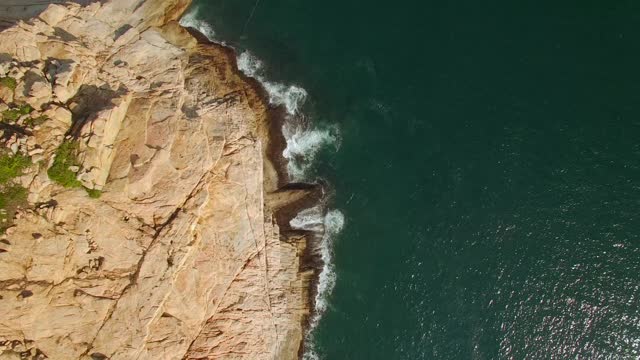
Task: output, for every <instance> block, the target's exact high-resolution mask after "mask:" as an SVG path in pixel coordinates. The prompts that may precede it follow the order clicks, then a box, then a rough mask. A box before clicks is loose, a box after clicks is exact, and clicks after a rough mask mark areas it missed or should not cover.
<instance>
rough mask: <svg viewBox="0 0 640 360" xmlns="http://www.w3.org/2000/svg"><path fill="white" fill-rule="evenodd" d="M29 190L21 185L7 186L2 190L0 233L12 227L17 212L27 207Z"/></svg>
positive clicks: (0, 193)
mask: <svg viewBox="0 0 640 360" xmlns="http://www.w3.org/2000/svg"><path fill="white" fill-rule="evenodd" d="M27 195H28V192H27V189H25V188H23V187H22V186H20V185H11V186H5V187H3V188H2V190H0V233H4V232H5V231H6V230H7V229H8V228H9V227H11V225H13V218H14V216H15V215H16V211H17V210H18V208H20V207H24V206H26V205H27Z"/></svg>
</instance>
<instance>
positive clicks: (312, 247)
mask: <svg viewBox="0 0 640 360" xmlns="http://www.w3.org/2000/svg"><path fill="white" fill-rule="evenodd" d="M183 15H184V14H183ZM185 29H187V31H189V33H190V34H191V35H192V36H193V37H194V38H196V39H197V40H198V42H199V43H201V44H206V45H207V46H214V47H220V48H221V49H224V51H225V53H226V55H227V59H228V61H229V62H230V63H232V64H234V69H235V71H236V72H237V74H238V76H240V77H241V78H243V80H244V81H246V82H247V83H248V84H249V85H250V86H251V87H252V88H253V89H254V91H256V93H257V94H259V96H260V99H261V100H262V102H263V103H264V104H265V106H266V107H267V108H268V110H267V116H268V120H267V125H268V130H267V131H266V134H265V141H266V143H267V144H268V146H267V149H266V151H265V164H266V167H267V168H268V169H269V168H272V169H273V170H272V171H271V176H270V179H269V180H268V182H269V184H268V185H267V186H266V187H267V188H269V189H271V190H270V191H271V193H272V194H273V195H275V196H277V195H279V194H283V193H287V192H293V193H298V194H297V195H296V196H294V197H295V198H294V199H291V200H289V201H288V202H287V203H285V204H277V206H276V208H275V209H273V214H274V217H275V219H276V223H277V224H278V227H279V228H280V235H281V237H282V241H290V240H288V238H293V239H297V240H298V241H299V239H301V238H304V239H305V241H306V242H307V245H306V246H305V248H304V253H303V255H302V256H301V262H300V267H299V272H300V273H309V272H311V276H310V280H309V288H308V296H307V306H308V309H309V314H308V315H307V316H305V317H304V319H303V322H302V325H301V326H302V328H303V331H304V332H305V333H306V331H308V330H309V328H310V321H311V318H312V316H313V312H314V311H315V309H316V304H315V299H316V295H317V292H318V282H319V275H320V271H321V270H322V267H323V265H324V264H323V261H322V258H321V255H320V254H319V244H318V243H319V242H320V240H321V238H322V236H323V233H322V232H320V233H318V232H315V231H310V230H301V229H294V228H292V227H291V225H290V222H291V220H293V219H294V218H295V217H296V215H298V214H299V213H300V211H302V210H305V209H309V208H312V207H314V206H318V205H322V206H323V208H324V211H326V207H327V203H326V201H327V200H328V196H327V194H326V187H327V184H326V183H324V182H322V181H320V180H319V181H317V182H290V181H289V176H288V173H287V159H285V158H284V156H283V152H284V149H285V148H286V147H287V140H286V139H285V137H284V134H283V132H282V128H283V126H284V124H285V122H286V121H287V117H288V116H290V115H288V113H287V111H286V108H285V106H284V105H275V106H274V105H270V103H269V94H268V93H267V91H266V89H265V88H264V86H263V85H262V84H261V83H260V81H258V80H257V79H255V78H253V77H250V76H247V75H246V74H244V73H243V72H242V71H241V70H240V69H239V68H238V63H237V59H238V55H239V54H238V53H237V52H236V50H235V49H234V48H233V47H230V46H227V45H225V44H220V43H216V42H212V41H211V40H209V39H208V38H207V36H206V35H205V34H203V33H201V32H200V31H198V29H196V28H193V27H185ZM267 171H268V170H267ZM305 351H306V347H305V338H303V339H302V340H301V342H300V348H299V350H298V358H299V359H302V357H303V355H304V353H305Z"/></svg>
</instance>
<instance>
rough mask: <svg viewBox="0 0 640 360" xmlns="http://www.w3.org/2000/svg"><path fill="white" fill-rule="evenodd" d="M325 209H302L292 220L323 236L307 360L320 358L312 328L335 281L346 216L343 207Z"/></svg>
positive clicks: (294, 226) (293, 225)
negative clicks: (339, 237)
mask: <svg viewBox="0 0 640 360" xmlns="http://www.w3.org/2000/svg"><path fill="white" fill-rule="evenodd" d="M323 210H324V206H323V205H317V206H314V207H312V208H309V209H305V210H302V211H300V212H299V213H298V215H296V217H295V218H293V219H292V220H291V221H290V222H289V224H290V225H291V227H292V228H294V229H298V230H307V231H313V232H316V233H318V234H322V238H321V240H320V242H319V244H318V251H319V254H320V258H321V260H322V269H321V270H320V274H319V275H318V285H317V288H316V297H315V312H314V313H313V315H312V317H311V319H310V321H309V329H308V330H307V335H306V343H307V351H306V352H305V354H304V356H303V359H304V360H317V359H319V357H318V355H317V354H316V352H315V351H314V343H313V338H312V334H313V330H314V329H315V328H316V327H317V326H318V322H319V321H320V318H321V317H322V314H323V313H324V312H325V311H326V310H327V305H328V297H329V295H330V294H331V291H332V290H333V287H334V286H335V283H336V273H335V270H334V267H333V261H332V257H333V255H332V252H333V242H334V241H335V239H336V237H337V235H338V234H339V233H340V231H342V228H343V227H344V215H343V214H342V212H341V211H340V210H337V209H330V210H328V211H327V212H326V213H324V211H323Z"/></svg>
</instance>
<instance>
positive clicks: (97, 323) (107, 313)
mask: <svg viewBox="0 0 640 360" xmlns="http://www.w3.org/2000/svg"><path fill="white" fill-rule="evenodd" d="M189 2H190V1H188V0H144V1H138V2H133V1H130V0H111V1H107V2H105V3H100V2H95V3H93V4H91V5H89V6H86V7H82V6H80V5H77V4H68V5H64V6H62V5H52V6H50V7H49V8H48V9H47V10H45V11H44V12H42V13H41V14H40V15H39V18H35V19H33V20H31V21H29V22H24V23H19V24H18V25H17V26H14V27H12V28H9V29H7V30H5V31H3V32H1V33H0V53H2V52H5V53H7V54H9V55H10V56H11V58H12V59H15V60H16V61H17V62H15V63H11V64H12V65H11V68H10V69H8V70H7V71H9V72H11V71H13V72H14V73H15V75H16V79H18V83H19V84H18V88H17V89H16V98H17V99H19V100H20V101H24V102H27V103H29V104H31V105H32V106H33V107H34V108H36V109H38V111H36V112H34V116H35V115H36V114H37V115H39V114H42V115H43V116H44V117H45V118H46V120H45V121H44V122H43V123H42V124H40V125H38V126H36V127H34V128H33V129H28V130H29V131H26V132H24V133H23V134H21V135H20V136H17V135H14V137H12V139H14V140H13V142H11V145H10V147H11V146H14V144H15V147H16V149H15V150H16V151H20V152H26V151H29V154H30V155H32V156H33V160H34V161H36V159H37V160H38V161H40V163H39V164H37V165H35V166H33V167H32V168H31V169H30V171H29V172H27V174H25V175H24V176H22V177H21V178H20V179H19V180H20V182H21V184H23V185H24V186H25V187H27V188H28V189H29V197H28V200H29V202H30V204H31V207H30V208H29V209H27V210H24V211H22V212H20V213H19V215H18V216H17V217H16V219H15V226H14V227H12V228H10V229H9V230H7V233H6V235H4V237H3V238H2V240H0V250H1V251H0V296H1V298H0V299H2V300H1V301H2V304H3V311H2V312H0V358H1V359H5V358H7V359H10V358H16V356H18V357H20V356H27V355H25V354H28V356H31V357H32V358H38V357H42V358H44V357H46V358H48V359H65V360H66V359H87V360H88V359H112V360H117V359H126V360H128V359H252V360H253V359H257V360H261V359H278V360H280V359H285V360H286V359H296V358H297V357H298V352H299V347H300V345H301V342H302V339H303V329H302V324H303V321H304V319H305V317H306V316H307V315H308V313H309V309H308V299H309V294H308V287H309V279H310V276H311V275H312V274H311V273H310V272H301V271H300V269H301V265H300V261H301V256H302V253H303V251H305V247H306V239H305V237H304V236H299V237H296V238H288V239H286V240H287V241H282V240H283V239H282V238H283V236H282V235H281V234H280V231H279V228H278V226H277V224H276V223H275V217H276V214H274V213H273V211H274V210H273V209H279V208H281V207H284V206H285V205H286V204H287V203H288V202H289V201H292V200H296V201H297V200H299V199H301V198H302V197H303V196H305V194H304V192H302V191H298V192H278V193H276V194H268V193H267V192H268V191H272V190H274V189H273V184H274V183H275V182H274V181H273V179H270V178H269V177H270V176H272V172H273V165H271V164H270V163H269V159H268V158H267V157H266V146H267V144H268V141H269V139H268V138H267V137H266V134H267V133H268V126H269V124H268V115H267V111H268V104H267V102H266V101H265V100H264V99H262V98H261V97H260V96H259V94H258V92H257V91H256V89H254V88H253V87H252V85H250V84H249V83H247V82H246V81H245V79H244V77H243V76H241V75H240V74H239V73H238V71H237V68H236V66H235V59H234V55H233V54H232V53H231V52H230V51H229V50H228V49H225V48H223V47H221V46H218V45H213V44H200V43H198V41H197V40H196V39H195V38H194V37H193V36H192V35H190V34H189V32H187V31H186V30H185V29H182V28H181V27H180V26H179V25H178V24H177V23H176V22H175V21H176V20H178V18H179V16H180V14H181V13H182V12H183V11H184V10H185V9H186V7H187V6H188V5H189ZM18 62H19V63H20V64H21V65H20V66H22V67H23V68H20V66H18ZM0 98H2V99H4V98H3V97H2V94H1V93H0ZM5 102H6V100H5ZM65 139H66V140H68V141H76V142H77V144H78V153H77V159H78V160H79V162H80V164H81V166H79V167H78V168H77V169H76V168H75V167H73V170H74V171H75V170H78V172H77V177H78V179H79V180H80V181H81V183H82V184H83V185H84V186H85V187H87V188H89V189H100V190H102V195H101V197H100V199H94V198H91V197H89V196H88V195H87V193H86V192H85V190H84V189H82V188H74V189H66V188H63V187H61V186H60V185H57V184H55V183H53V182H52V181H51V180H50V179H49V178H48V176H47V167H48V166H50V165H51V163H52V161H53V158H54V156H53V155H54V153H55V151H56V149H57V148H58V147H59V146H60V144H62V142H63V141H65ZM8 144H9V143H7V145H8ZM19 144H21V145H19ZM20 146H22V147H20ZM45 165H47V166H45ZM265 169H266V170H265ZM265 199H269V200H268V201H270V205H269V206H267V205H266V204H265V201H266V200H265ZM20 354H22V355H20Z"/></svg>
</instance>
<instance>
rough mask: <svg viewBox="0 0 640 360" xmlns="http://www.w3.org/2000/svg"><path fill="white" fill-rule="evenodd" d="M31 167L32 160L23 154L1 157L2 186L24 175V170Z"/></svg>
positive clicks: (0, 179)
mask: <svg viewBox="0 0 640 360" xmlns="http://www.w3.org/2000/svg"><path fill="white" fill-rule="evenodd" d="M29 165H31V159H29V158H28V157H27V156H24V155H22V154H15V155H11V154H8V153H4V154H1V155H0V184H6V183H8V182H9V180H11V179H13V178H15V177H17V176H20V175H22V172H23V170H24V169H26V168H27V167H29Z"/></svg>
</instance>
